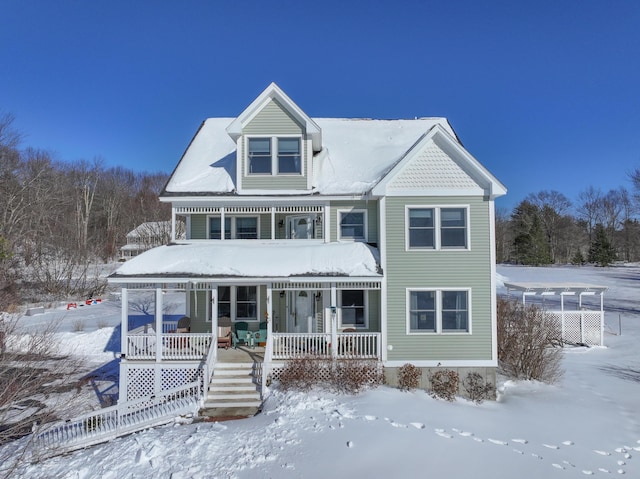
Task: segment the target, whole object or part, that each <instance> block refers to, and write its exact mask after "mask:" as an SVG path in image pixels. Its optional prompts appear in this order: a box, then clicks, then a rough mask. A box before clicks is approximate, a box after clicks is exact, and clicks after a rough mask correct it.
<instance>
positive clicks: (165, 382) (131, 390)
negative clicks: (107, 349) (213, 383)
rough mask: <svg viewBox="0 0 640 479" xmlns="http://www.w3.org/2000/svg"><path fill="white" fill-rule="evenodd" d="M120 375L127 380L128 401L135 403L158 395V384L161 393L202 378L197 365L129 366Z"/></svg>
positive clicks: (125, 366)
mask: <svg viewBox="0 0 640 479" xmlns="http://www.w3.org/2000/svg"><path fill="white" fill-rule="evenodd" d="M120 374H124V377H126V380H127V384H126V391H127V397H126V400H127V401H133V400H136V399H139V398H142V397H147V396H151V395H153V394H154V393H156V392H157V391H156V390H155V388H156V384H159V385H160V390H161V391H166V390H168V389H175V388H179V387H181V386H184V385H185V384H189V383H191V382H193V381H195V380H196V379H198V378H201V377H202V370H201V369H200V368H199V367H198V366H197V365H193V366H190V365H175V366H173V365H172V366H164V365H163V366H159V365H155V364H136V365H133V364H127V365H124V366H123V370H121V372H120Z"/></svg>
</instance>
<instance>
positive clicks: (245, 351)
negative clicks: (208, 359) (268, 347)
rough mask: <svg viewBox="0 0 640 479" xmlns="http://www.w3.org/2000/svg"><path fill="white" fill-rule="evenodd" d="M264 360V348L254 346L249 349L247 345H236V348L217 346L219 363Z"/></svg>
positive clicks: (259, 361) (258, 361) (257, 361)
mask: <svg viewBox="0 0 640 479" xmlns="http://www.w3.org/2000/svg"><path fill="white" fill-rule="evenodd" d="M263 361H264V348H263V347H260V346H256V347H255V348H254V349H251V348H250V347H248V346H238V348H237V349H233V348H229V349H224V348H218V359H217V362H219V363H254V362H255V363H261V362H263Z"/></svg>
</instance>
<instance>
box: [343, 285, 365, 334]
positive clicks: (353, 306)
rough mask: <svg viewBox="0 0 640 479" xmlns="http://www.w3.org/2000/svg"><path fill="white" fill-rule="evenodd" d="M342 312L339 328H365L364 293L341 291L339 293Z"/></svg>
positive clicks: (359, 291)
mask: <svg viewBox="0 0 640 479" xmlns="http://www.w3.org/2000/svg"><path fill="white" fill-rule="evenodd" d="M340 304H341V310H342V318H341V326H342V327H350V328H366V327H367V321H366V313H365V310H366V305H365V292H364V291H363V290H343V291H341V293H340Z"/></svg>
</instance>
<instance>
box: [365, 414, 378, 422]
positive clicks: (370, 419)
mask: <svg viewBox="0 0 640 479" xmlns="http://www.w3.org/2000/svg"><path fill="white" fill-rule="evenodd" d="M364 418H365V419H366V420H367V421H375V420H376V419H378V418H377V417H376V416H371V415H369V414H367V415H366V416H364Z"/></svg>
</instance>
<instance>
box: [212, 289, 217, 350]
mask: <svg viewBox="0 0 640 479" xmlns="http://www.w3.org/2000/svg"><path fill="white" fill-rule="evenodd" d="M211 334H212V335H213V336H215V337H216V338H217V337H218V285H217V284H212V285H211Z"/></svg>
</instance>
